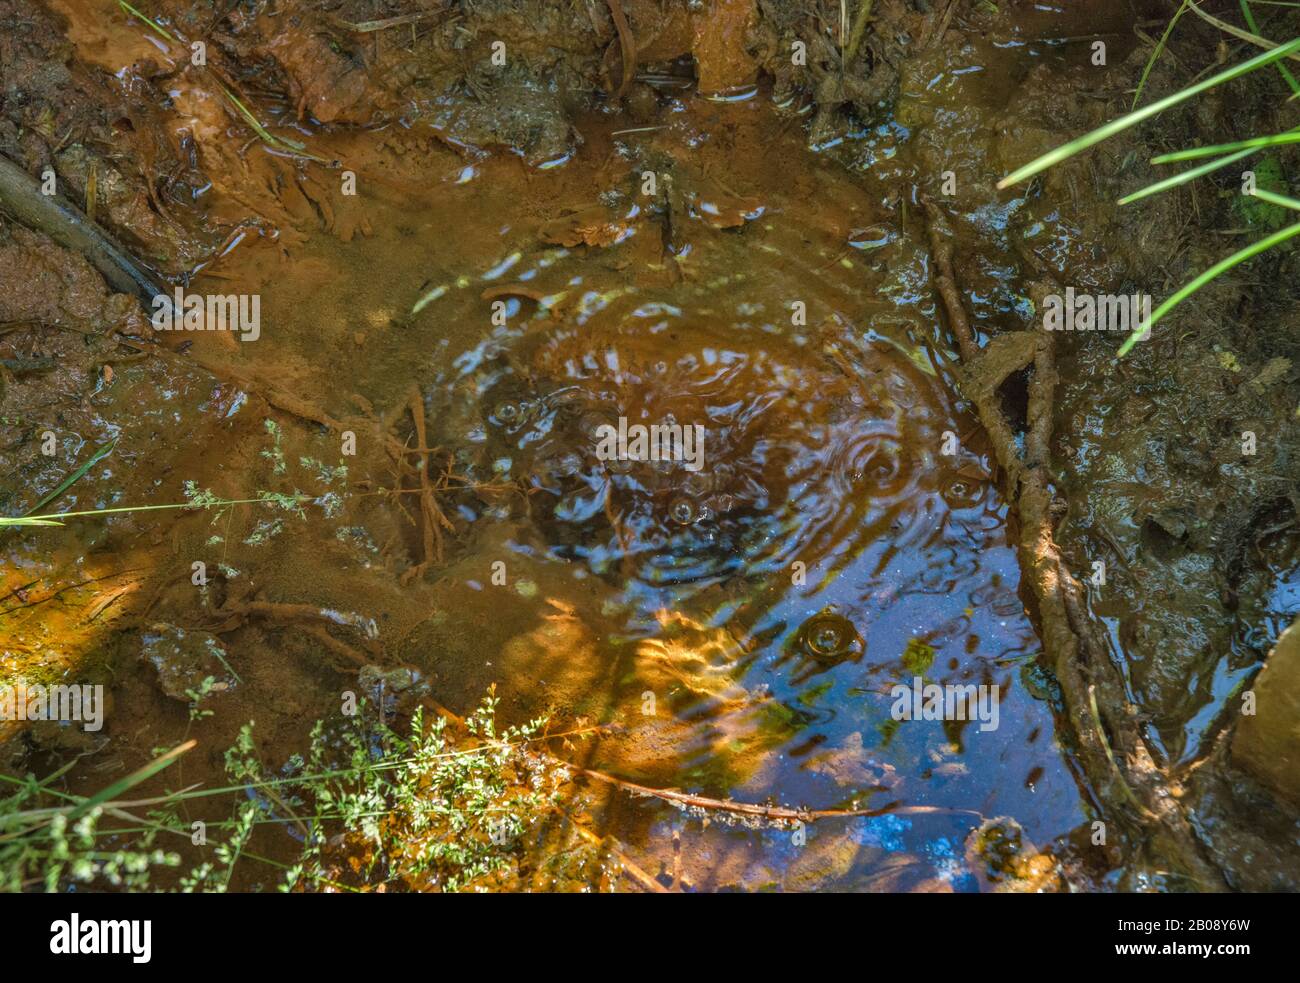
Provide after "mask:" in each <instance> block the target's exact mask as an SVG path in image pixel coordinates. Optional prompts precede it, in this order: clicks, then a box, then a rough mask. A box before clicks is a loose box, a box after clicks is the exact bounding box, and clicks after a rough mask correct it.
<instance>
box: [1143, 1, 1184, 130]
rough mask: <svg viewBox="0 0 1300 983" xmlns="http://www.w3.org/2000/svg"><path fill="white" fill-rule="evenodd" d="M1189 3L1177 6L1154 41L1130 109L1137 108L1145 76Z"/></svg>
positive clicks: (1163, 48)
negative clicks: (1155, 41)
mask: <svg viewBox="0 0 1300 983" xmlns="http://www.w3.org/2000/svg"><path fill="white" fill-rule="evenodd" d="M1189 3H1191V0H1183V4H1182V6H1181V7H1179V8H1178V12H1177V13H1176V14H1174V19H1173V20H1171V21H1170V22H1169V24H1168V25H1167V26H1166V27H1165V33H1164V34H1162V35H1160V40H1159V41H1158V42H1157V43H1156V46H1155V49H1154V50H1153V51H1152V52H1151V57H1150V58H1148V59H1147V63H1146V67H1145V68H1143V69H1142V77H1141V78H1140V79H1138V84H1137V91H1136V92H1134V93H1133V104H1132V105H1131V106H1129V109H1130V110H1134V109H1137V106H1138V100H1139V99H1141V98H1142V90H1143V89H1145V88H1146V84H1147V76H1149V75H1150V74H1151V69H1153V68H1155V67H1156V62H1157V61H1158V60H1159V59H1160V56H1161V54H1163V53H1164V50H1165V44H1167V43H1168V41H1169V35H1170V34H1172V33H1173V30H1174V25H1175V24H1177V23H1178V18H1179V17H1182V16H1183V14H1185V13H1187V5H1188V4H1189Z"/></svg>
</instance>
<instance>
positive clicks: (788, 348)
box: [483, 321, 943, 586]
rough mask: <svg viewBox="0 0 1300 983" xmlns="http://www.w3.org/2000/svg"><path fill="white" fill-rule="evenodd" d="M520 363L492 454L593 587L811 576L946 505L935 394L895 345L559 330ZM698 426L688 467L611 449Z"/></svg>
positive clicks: (490, 418)
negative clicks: (614, 582)
mask: <svg viewBox="0 0 1300 983" xmlns="http://www.w3.org/2000/svg"><path fill="white" fill-rule="evenodd" d="M510 364H511V366H512V368H511V369H510V371H509V372H508V379H507V380H505V381H504V382H503V383H502V384H501V385H500V386H498V387H496V388H495V389H493V390H492V391H490V392H488V393H487V394H485V396H484V400H483V405H484V407H485V409H484V420H485V421H486V424H487V427H486V430H487V432H488V435H489V440H488V443H489V448H490V451H491V453H492V455H493V458H494V459H498V460H499V459H502V458H508V459H509V460H510V462H511V465H512V467H513V468H515V471H514V473H515V474H516V475H517V476H519V475H522V476H524V477H525V478H526V481H527V483H528V485H529V486H530V489H529V490H530V495H529V502H530V509H529V511H530V514H531V516H532V518H533V522H534V524H535V527H536V528H537V530H538V531H539V532H540V534H541V535H542V537H543V538H544V539H545V540H546V542H547V544H548V546H550V547H551V548H552V549H553V551H554V552H555V553H556V554H557V555H559V556H561V557H563V558H566V559H571V560H578V561H581V562H583V563H585V564H586V565H587V566H588V567H589V568H590V569H591V571H592V572H594V573H596V574H598V575H602V576H611V577H621V578H633V579H638V580H640V581H643V582H644V583H646V584H647V585H653V586H682V585H707V584H709V583H714V582H717V581H719V580H721V579H725V578H728V577H732V576H735V575H738V574H746V575H749V574H753V575H761V574H764V573H768V572H771V571H772V570H775V569H778V568H781V567H784V566H786V565H787V564H788V563H789V562H791V560H792V559H795V558H798V559H802V560H804V561H805V562H808V563H813V562H816V560H817V559H818V558H819V557H820V556H821V555H823V554H825V553H829V552H831V551H833V550H836V549H839V548H842V547H843V544H844V543H846V542H848V543H852V542H853V541H854V540H857V539H858V538H860V537H861V536H863V535H864V534H878V533H879V532H880V531H881V530H882V529H885V528H886V525H885V524H882V520H888V524H889V525H890V526H892V528H893V529H894V530H898V529H899V528H902V527H904V526H906V525H908V524H910V522H911V521H912V519H913V518H914V517H915V514H916V512H917V506H918V503H919V502H920V501H921V500H922V499H924V497H925V496H926V495H927V494H928V493H930V492H937V489H936V488H931V487H930V484H931V478H930V475H931V474H932V473H933V471H934V468H933V464H934V461H935V460H936V458H935V456H934V455H935V453H936V452H937V450H938V447H939V437H938V434H939V433H940V431H941V430H942V424H941V421H942V419H943V415H942V411H941V410H940V409H939V407H938V405H937V401H936V394H935V391H934V388H933V383H932V381H931V380H930V379H929V378H928V377H927V376H925V375H924V374H923V373H921V372H919V371H918V370H917V369H916V368H915V367H914V366H913V365H912V364H911V363H910V362H909V361H908V360H907V359H905V358H903V357H901V356H900V355H898V354H897V352H896V351H895V350H894V349H893V348H891V347H890V346H888V345H885V344H883V343H865V344H862V345H852V346H846V345H845V343H844V342H842V341H841V342H839V343H838V347H830V346H828V345H819V344H818V343H817V342H816V341H815V340H814V339H811V338H809V339H803V340H802V343H799V342H798V341H795V340H791V339H785V338H782V337H779V336H774V335H770V334H758V333H755V332H748V333H745V334H742V333H740V332H738V331H732V332H724V331H719V330H718V329H716V328H713V327H711V326H708V325H702V324H688V323H673V324H672V325H671V328H667V329H664V328H661V330H659V331H649V330H647V328H646V326H645V325H644V324H643V323H636V322H635V321H634V322H631V323H626V322H625V323H623V324H618V325H614V326H613V327H605V328H601V327H598V326H593V324H590V323H589V324H586V325H583V326H581V327H580V328H578V327H570V326H564V325H559V326H556V325H551V326H549V327H548V328H547V329H546V330H545V331H542V332H538V334H537V336H535V337H533V338H531V339H530V340H529V343H528V344H527V345H523V344H521V345H520V346H519V348H518V350H516V351H514V352H512V353H511V356H510ZM620 420H621V423H620ZM697 425H698V426H699V427H700V428H702V429H701V431H700V433H701V434H702V447H701V448H700V450H701V451H702V454H700V456H699V458H698V459H697V460H695V461H694V462H692V461H689V460H682V459H674V456H673V455H672V454H671V453H668V454H667V455H664V456H660V459H647V458H650V457H651V455H649V454H647V453H645V448H641V449H639V450H638V449H637V448H634V447H633V446H632V444H631V442H629V444H628V446H627V447H625V448H619V450H620V451H627V453H617V454H614V455H613V456H611V455H609V454H608V453H604V454H602V453H600V451H601V447H602V439H607V438H608V435H609V434H610V433H612V432H613V431H617V430H619V429H620V426H621V427H622V429H623V430H624V431H626V432H628V433H632V432H635V430H636V428H637V427H644V428H647V430H649V429H650V428H653V427H656V426H662V427H668V428H676V429H674V430H673V431H672V432H673V433H679V432H682V431H685V430H687V429H689V428H692V427H695V426H697ZM605 446H606V449H608V444H606V445H605ZM674 448H678V449H680V445H677V444H668V445H666V446H665V447H664V448H663V449H664V450H666V451H672V450H673V449H674ZM678 457H679V458H680V455H678ZM696 464H698V465H699V467H698V469H696V468H695V465H696ZM900 523H901V525H900Z"/></svg>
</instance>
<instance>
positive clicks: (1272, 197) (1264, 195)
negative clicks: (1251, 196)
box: [1255, 188, 1300, 212]
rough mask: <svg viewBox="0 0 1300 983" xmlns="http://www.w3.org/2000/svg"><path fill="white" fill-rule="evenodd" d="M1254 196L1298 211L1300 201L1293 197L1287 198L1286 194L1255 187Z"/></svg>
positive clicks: (1299, 210) (1299, 209) (1271, 203)
mask: <svg viewBox="0 0 1300 983" xmlns="http://www.w3.org/2000/svg"><path fill="white" fill-rule="evenodd" d="M1255 197H1256V198H1259V199H1260V200H1261V201H1266V202H1268V203H1269V204H1270V205H1280V206H1281V207H1282V208H1294V209H1295V210H1296V211H1298V212H1300V201H1297V200H1296V199H1294V198H1288V197H1287V196H1286V195H1279V194H1277V193H1276V192H1273V191H1268V190H1265V189H1264V188H1256V189H1255Z"/></svg>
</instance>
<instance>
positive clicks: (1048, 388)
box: [925, 200, 1227, 891]
mask: <svg viewBox="0 0 1300 983" xmlns="http://www.w3.org/2000/svg"><path fill="white" fill-rule="evenodd" d="M925 210H926V215H927V218H928V226H929V236H930V244H931V255H932V257H933V259H934V264H935V269H936V273H935V286H936V290H937V291H938V293H939V295H940V298H941V300H942V302H943V307H944V311H945V314H946V315H947V319H948V323H949V326H950V328H951V330H952V332H953V334H954V336H955V338H956V340H957V344H958V349H959V351H960V352H961V356H962V360H963V363H964V365H963V371H962V372H961V374H960V379H961V382H962V389H963V394H964V395H966V396H967V398H969V399H970V400H971V401H972V402H973V403H974V404H975V408H976V411H977V413H978V415H979V418H980V422H981V423H982V424H983V426H984V429H985V432H986V433H987V434H988V437H989V440H990V442H991V443H992V446H993V450H994V453H995V455H996V456H997V460H998V464H999V465H1000V466H1001V468H1002V471H1003V474H1004V490H1005V494H1006V496H1007V499H1008V501H1009V502H1010V503H1011V505H1012V507H1013V508H1014V509H1015V511H1016V514H1017V516H1018V517H1019V520H1020V542H1019V553H1020V562H1021V566H1022V568H1023V570H1024V573H1025V578H1026V581H1027V582H1028V585H1029V588H1030V590H1031V592H1032V594H1033V599H1034V601H1035V607H1036V610H1037V614H1038V618H1039V623H1040V635H1041V637H1042V641H1043V649H1044V655H1045V657H1046V661H1047V664H1048V666H1049V667H1050V668H1051V670H1052V671H1053V673H1054V674H1055V676H1056V679H1057V682H1058V683H1059V684H1060V686H1061V692H1062V697H1063V701H1064V705H1065V716H1066V718H1067V721H1068V724H1069V727H1070V732H1071V734H1072V736H1073V739H1074V746H1075V752H1076V754H1077V755H1078V760H1079V764H1080V768H1081V769H1082V771H1083V776H1084V778H1085V780H1086V782H1087V784H1088V785H1089V786H1090V787H1091V788H1092V789H1093V792H1094V795H1095V797H1096V805H1097V807H1098V808H1099V809H1100V810H1101V811H1102V813H1103V815H1106V816H1114V817H1115V818H1116V819H1117V820H1118V821H1119V823H1120V825H1122V826H1123V827H1124V829H1125V831H1126V832H1127V834H1128V837H1129V841H1130V843H1132V844H1134V845H1139V844H1149V845H1150V846H1151V848H1152V849H1153V851H1154V853H1155V855H1156V856H1158V857H1161V858H1162V859H1164V860H1165V861H1167V862H1169V863H1172V864H1174V865H1175V866H1176V868H1177V869H1179V870H1180V871H1181V872H1183V873H1184V874H1185V876H1187V877H1189V878H1190V879H1191V881H1192V883H1193V884H1194V886H1195V887H1196V888H1197V889H1199V890H1207V891H1209V890H1224V889H1226V886H1227V885H1226V883H1225V882H1224V879H1223V875H1222V874H1221V872H1220V871H1219V870H1218V869H1217V868H1216V867H1215V866H1214V865H1213V864H1212V863H1210V862H1209V861H1208V860H1207V859H1206V858H1205V856H1204V855H1203V852H1202V851H1203V848H1202V847H1201V845H1200V843H1199V842H1198V840H1197V838H1196V836H1195V834H1194V833H1193V831H1192V828H1191V825H1190V823H1189V822H1188V818H1187V816H1186V815H1185V814H1184V812H1183V811H1182V808H1181V806H1180V798H1181V789H1180V788H1179V786H1178V783H1177V782H1176V781H1175V780H1174V779H1173V778H1172V777H1171V776H1170V775H1169V774H1168V773H1167V772H1166V771H1164V770H1162V769H1160V768H1159V767H1158V766H1157V765H1156V763H1155V761H1154V760H1153V759H1152V756H1151V753H1150V751H1149V750H1148V749H1147V747H1146V744H1145V741H1144V740H1143V738H1142V735H1141V733H1140V731H1139V728H1138V725H1137V722H1136V719H1135V716H1134V714H1133V713H1131V712H1130V711H1129V709H1128V708H1129V702H1128V698H1127V695H1126V693H1125V691H1124V685H1123V681H1122V679H1121V677H1120V674H1119V670H1118V669H1117V667H1116V666H1115V664H1114V662H1113V661H1112V659H1111V656H1110V652H1109V647H1108V645H1107V642H1106V636H1105V634H1104V633H1103V631H1102V630H1101V628H1100V627H1099V626H1098V625H1097V623H1096V622H1095V621H1094V620H1093V618H1092V615H1091V613H1090V612H1089V610H1088V605H1087V600H1086V596H1085V594H1084V591H1083V587H1082V585H1081V584H1080V583H1079V582H1078V581H1077V580H1076V579H1075V578H1074V576H1073V575H1072V574H1071V572H1070V570H1069V568H1068V566H1067V565H1066V563H1065V561H1064V559H1063V558H1062V557H1061V554H1060V551H1059V550H1058V549H1057V546H1056V543H1055V541H1054V539H1053V530H1054V528H1055V524H1056V519H1057V517H1059V515H1060V514H1061V513H1062V509H1061V507H1060V505H1059V503H1058V502H1057V501H1056V496H1055V494H1054V491H1053V484H1052V480H1051V476H1050V473H1049V471H1048V465H1049V462H1050V447H1051V438H1052V419H1053V411H1054V402H1053V396H1054V392H1055V388H1056V385H1057V376H1056V367H1055V362H1054V357H1055V352H1054V345H1055V339H1054V337H1053V335H1052V334H1050V333H1048V332H1042V333H1039V334H1037V335H1029V334H1028V332H1021V333H1019V334H1018V335H1017V334H1008V335H1001V336H998V337H996V338H994V339H993V340H992V341H991V342H990V343H989V345H988V346H987V347H986V348H984V349H980V348H979V347H978V345H977V343H976V341H975V339H974V336H973V335H972V333H971V329H970V322H969V319H968V317H967V315H966V311H965V308H964V306H963V304H962V301H961V293H960V287H959V286H958V284H957V281H956V275H955V273H954V270H953V248H952V244H951V241H950V233H949V232H948V230H947V228H946V225H945V222H944V219H943V216H942V213H941V212H940V211H939V209H938V207H937V206H936V205H935V204H934V203H933V202H931V201H929V200H926V202H925ZM1040 273H1041V271H1040ZM1044 286H1045V287H1046V289H1043V291H1042V292H1043V293H1052V292H1057V289H1058V288H1055V286H1054V285H1053V286H1050V287H1049V286H1047V285H1044ZM1030 366H1032V370H1033V372H1032V378H1031V380H1030V385H1029V410H1028V426H1027V432H1026V434H1025V438H1024V448H1025V449H1024V453H1023V454H1022V453H1021V452H1020V451H1019V450H1018V449H1017V441H1016V438H1015V435H1014V433H1013V432H1012V428H1011V426H1010V424H1009V423H1008V422H1007V419H1006V416H1005V413H1004V412H1003V409H1002V407H1001V405H1000V403H999V401H998V399H997V395H996V394H997V390H998V387H999V386H1000V385H1001V384H1002V383H1003V382H1004V381H1005V380H1006V379H1007V377H1008V376H1010V375H1011V374H1012V373H1013V372H1016V371H1019V370H1021V369H1025V368H1027V367H1030Z"/></svg>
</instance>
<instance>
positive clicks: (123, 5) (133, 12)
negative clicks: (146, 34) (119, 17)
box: [117, 0, 176, 44]
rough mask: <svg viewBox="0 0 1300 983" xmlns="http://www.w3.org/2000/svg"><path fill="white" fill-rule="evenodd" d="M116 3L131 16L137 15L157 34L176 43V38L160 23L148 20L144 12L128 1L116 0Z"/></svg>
mask: <svg viewBox="0 0 1300 983" xmlns="http://www.w3.org/2000/svg"><path fill="white" fill-rule="evenodd" d="M117 5H118V6H119V7H121V8H122V9H123V10H125V11H126V12H127V13H128V14H130V15H131V16H132V17H138V18H139V19H140V20H142V21H144V22H145V23H146V24H148V25H149V26H150V27H152V28H153V29H154V30H155V31H157V32H158V33H159V34H161V35H162V36H163V37H165V38H166V39H167V40H168V41H171V42H172V43H173V44H175V43H176V39H175V38H174V37H172V36H171V34H170V33H168V31H167V28H165V27H163V26H162V25H161V24H159V23H157V22H156V21H153V20H150V19H149V18H148V17H146V16H145V15H144V14H142V13H140V11H138V10H136V9H135V8H134V7H132V6H131V5H130V4H129V3H127V2H126V0H117Z"/></svg>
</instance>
